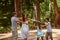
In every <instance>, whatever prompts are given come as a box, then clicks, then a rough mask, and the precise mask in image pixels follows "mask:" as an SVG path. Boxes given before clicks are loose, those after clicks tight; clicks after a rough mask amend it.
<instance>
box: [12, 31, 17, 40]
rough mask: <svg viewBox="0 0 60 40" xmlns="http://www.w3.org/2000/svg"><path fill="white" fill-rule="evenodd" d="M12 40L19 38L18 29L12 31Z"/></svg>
mask: <svg viewBox="0 0 60 40" xmlns="http://www.w3.org/2000/svg"><path fill="white" fill-rule="evenodd" d="M12 40H17V31H12Z"/></svg>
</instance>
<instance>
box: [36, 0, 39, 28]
mask: <svg viewBox="0 0 60 40" xmlns="http://www.w3.org/2000/svg"><path fill="white" fill-rule="evenodd" d="M36 9H37V20H38V21H40V0H37V4H36ZM37 25H38V26H39V28H40V23H37Z"/></svg>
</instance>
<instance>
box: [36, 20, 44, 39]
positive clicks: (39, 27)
mask: <svg viewBox="0 0 60 40" xmlns="http://www.w3.org/2000/svg"><path fill="white" fill-rule="evenodd" d="M36 22H37V23H38V27H37V40H39V38H40V37H41V40H43V32H42V29H41V22H40V21H36Z"/></svg>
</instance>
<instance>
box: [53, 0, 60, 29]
mask: <svg viewBox="0 0 60 40" xmlns="http://www.w3.org/2000/svg"><path fill="white" fill-rule="evenodd" d="M53 2H54V13H55V25H56V27H57V28H60V11H59V10H58V6H57V2H56V0H53Z"/></svg>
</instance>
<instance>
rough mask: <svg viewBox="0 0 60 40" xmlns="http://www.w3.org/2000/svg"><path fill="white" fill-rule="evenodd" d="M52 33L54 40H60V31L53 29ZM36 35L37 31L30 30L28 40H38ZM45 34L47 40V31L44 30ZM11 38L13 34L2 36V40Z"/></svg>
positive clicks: (0, 36)
mask: <svg viewBox="0 0 60 40" xmlns="http://www.w3.org/2000/svg"><path fill="white" fill-rule="evenodd" d="M52 32H53V40H60V29H52ZM36 33H37V30H30V31H29V37H28V40H36V39H37V35H36ZM43 33H44V40H46V39H45V35H46V29H44V30H43ZM19 34H20V31H18V35H19ZM4 35H5V36H4ZM11 37H12V33H7V34H0V40H11ZM49 39H50V38H49ZM18 40H23V39H22V38H18Z"/></svg>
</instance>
